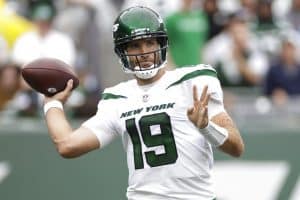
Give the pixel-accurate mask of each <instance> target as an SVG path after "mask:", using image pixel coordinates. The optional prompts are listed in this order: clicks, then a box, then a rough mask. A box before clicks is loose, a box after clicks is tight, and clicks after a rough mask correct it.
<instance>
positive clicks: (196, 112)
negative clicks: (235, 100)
mask: <svg viewBox="0 0 300 200" xmlns="http://www.w3.org/2000/svg"><path fill="white" fill-rule="evenodd" d="M207 90H208V86H207V85H206V86H204V88H203V90H202V94H201V97H200V99H199V97H198V91H197V87H196V86H193V100H194V105H193V107H191V108H189V109H188V110H187V115H188V118H189V120H190V121H191V122H193V123H194V124H195V126H197V127H198V128H205V127H206V126H207V124H208V108H207V107H208V101H209V99H210V95H209V94H207Z"/></svg>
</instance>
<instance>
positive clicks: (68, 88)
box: [44, 79, 73, 104]
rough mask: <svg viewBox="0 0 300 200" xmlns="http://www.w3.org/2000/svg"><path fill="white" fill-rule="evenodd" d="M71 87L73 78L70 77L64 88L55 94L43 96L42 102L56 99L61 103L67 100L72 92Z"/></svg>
mask: <svg viewBox="0 0 300 200" xmlns="http://www.w3.org/2000/svg"><path fill="white" fill-rule="evenodd" d="M72 88H73V80H72V79H70V80H69V81H68V82H67V86H66V88H65V89H64V90H63V91H61V92H59V93H57V94H55V95H54V96H52V97H47V96H45V99H44V104H46V103H47V102H49V101H51V100H58V101H60V102H62V103H65V102H66V101H67V100H68V98H69V97H70V95H71V93H72Z"/></svg>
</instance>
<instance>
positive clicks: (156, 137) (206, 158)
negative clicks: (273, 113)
mask: <svg viewBox="0 0 300 200" xmlns="http://www.w3.org/2000/svg"><path fill="white" fill-rule="evenodd" d="M113 38H114V45H115V52H116V54H117V55H118V57H119V58H120V62H121V64H122V67H123V70H124V71H125V72H126V73H131V74H132V75H133V76H134V79H133V80H129V81H127V82H122V83H120V84H118V85H116V86H114V87H111V88H107V89H105V90H104V92H103V94H102V99H101V100H100V102H99V104H98V110H97V113H96V114H95V115H94V116H93V117H92V118H90V119H88V120H87V121H85V122H84V123H83V124H82V125H81V126H80V127H79V128H78V129H76V130H72V128H71V126H70V124H69V122H68V121H67V119H66V117H65V115H64V112H63V103H64V102H65V101H66V100H67V99H68V97H69V96H70V93H71V88H72V80H70V81H69V82H68V84H67V87H66V89H65V90H64V91H63V92H61V93H58V94H56V95H55V96H53V97H51V98H49V97H45V104H44V112H45V116H46V117H45V118H46V122H47V126H48V130H49V134H50V136H51V138H52V140H53V142H54V144H55V145H56V148H57V150H58V152H59V154H61V155H62V156H63V157H65V158H73V157H78V156H80V155H82V154H85V153H87V152H89V151H92V150H95V149H99V148H103V147H104V146H105V145H107V144H109V143H110V142H111V141H112V140H113V139H114V138H115V137H117V136H120V137H121V138H122V141H123V145H124V149H125V150H126V154H127V164H128V170H129V178H128V188H127V198H128V199H129V200H140V199H143V200H162V199H163V200H166V199H170V200H171V199H172V200H173V199H178V200H179V199H181V200H193V199H197V200H213V199H216V195H215V193H214V189H213V182H212V174H211V173H212V167H213V151H212V149H213V148H218V149H219V150H221V151H223V152H225V153H227V154H229V155H231V156H234V157H239V156H240V155H241V154H242V153H243V151H244V144H243V141H242V138H241V136H240V133H239V131H238V129H237V128H236V126H235V125H234V122H233V121H232V119H231V118H230V116H229V115H228V114H227V113H226V111H225V109H224V106H223V94H222V89H221V86H220V82H219V80H218V78H217V74H216V71H215V70H214V69H213V68H212V67H210V66H207V65H201V64H199V65H197V66H193V67H184V68H179V69H176V70H172V71H168V70H166V68H165V64H166V57H167V56H166V54H167V47H168V36H167V32H166V30H165V26H164V23H163V20H162V19H161V18H160V16H159V15H158V14H157V13H155V12H154V11H153V10H151V9H149V8H146V7H140V6H139V7H132V8H128V9H126V10H124V11H123V12H121V13H120V15H119V16H118V17H117V19H116V21H115V24H114V26H113ZM183 51H184V50H183Z"/></svg>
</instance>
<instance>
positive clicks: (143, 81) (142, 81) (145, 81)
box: [136, 68, 166, 85]
mask: <svg viewBox="0 0 300 200" xmlns="http://www.w3.org/2000/svg"><path fill="white" fill-rule="evenodd" d="M165 72H166V70H165V69H164V68H162V69H160V70H159V71H158V72H157V74H156V75H155V76H154V77H152V78H149V79H140V78H138V77H136V80H137V83H138V85H149V84H152V83H154V82H156V81H158V80H159V79H160V78H161V77H163V75H164V74H165Z"/></svg>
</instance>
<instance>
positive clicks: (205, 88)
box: [200, 85, 208, 102]
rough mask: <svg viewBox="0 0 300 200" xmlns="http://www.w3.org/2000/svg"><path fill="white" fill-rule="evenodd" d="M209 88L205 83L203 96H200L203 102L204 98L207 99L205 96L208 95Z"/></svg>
mask: <svg viewBox="0 0 300 200" xmlns="http://www.w3.org/2000/svg"><path fill="white" fill-rule="evenodd" d="M207 89H208V86H207V85H205V86H204V87H203V90H202V94H201V97H200V101H201V102H203V101H204V99H205V97H206V94H207Z"/></svg>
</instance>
